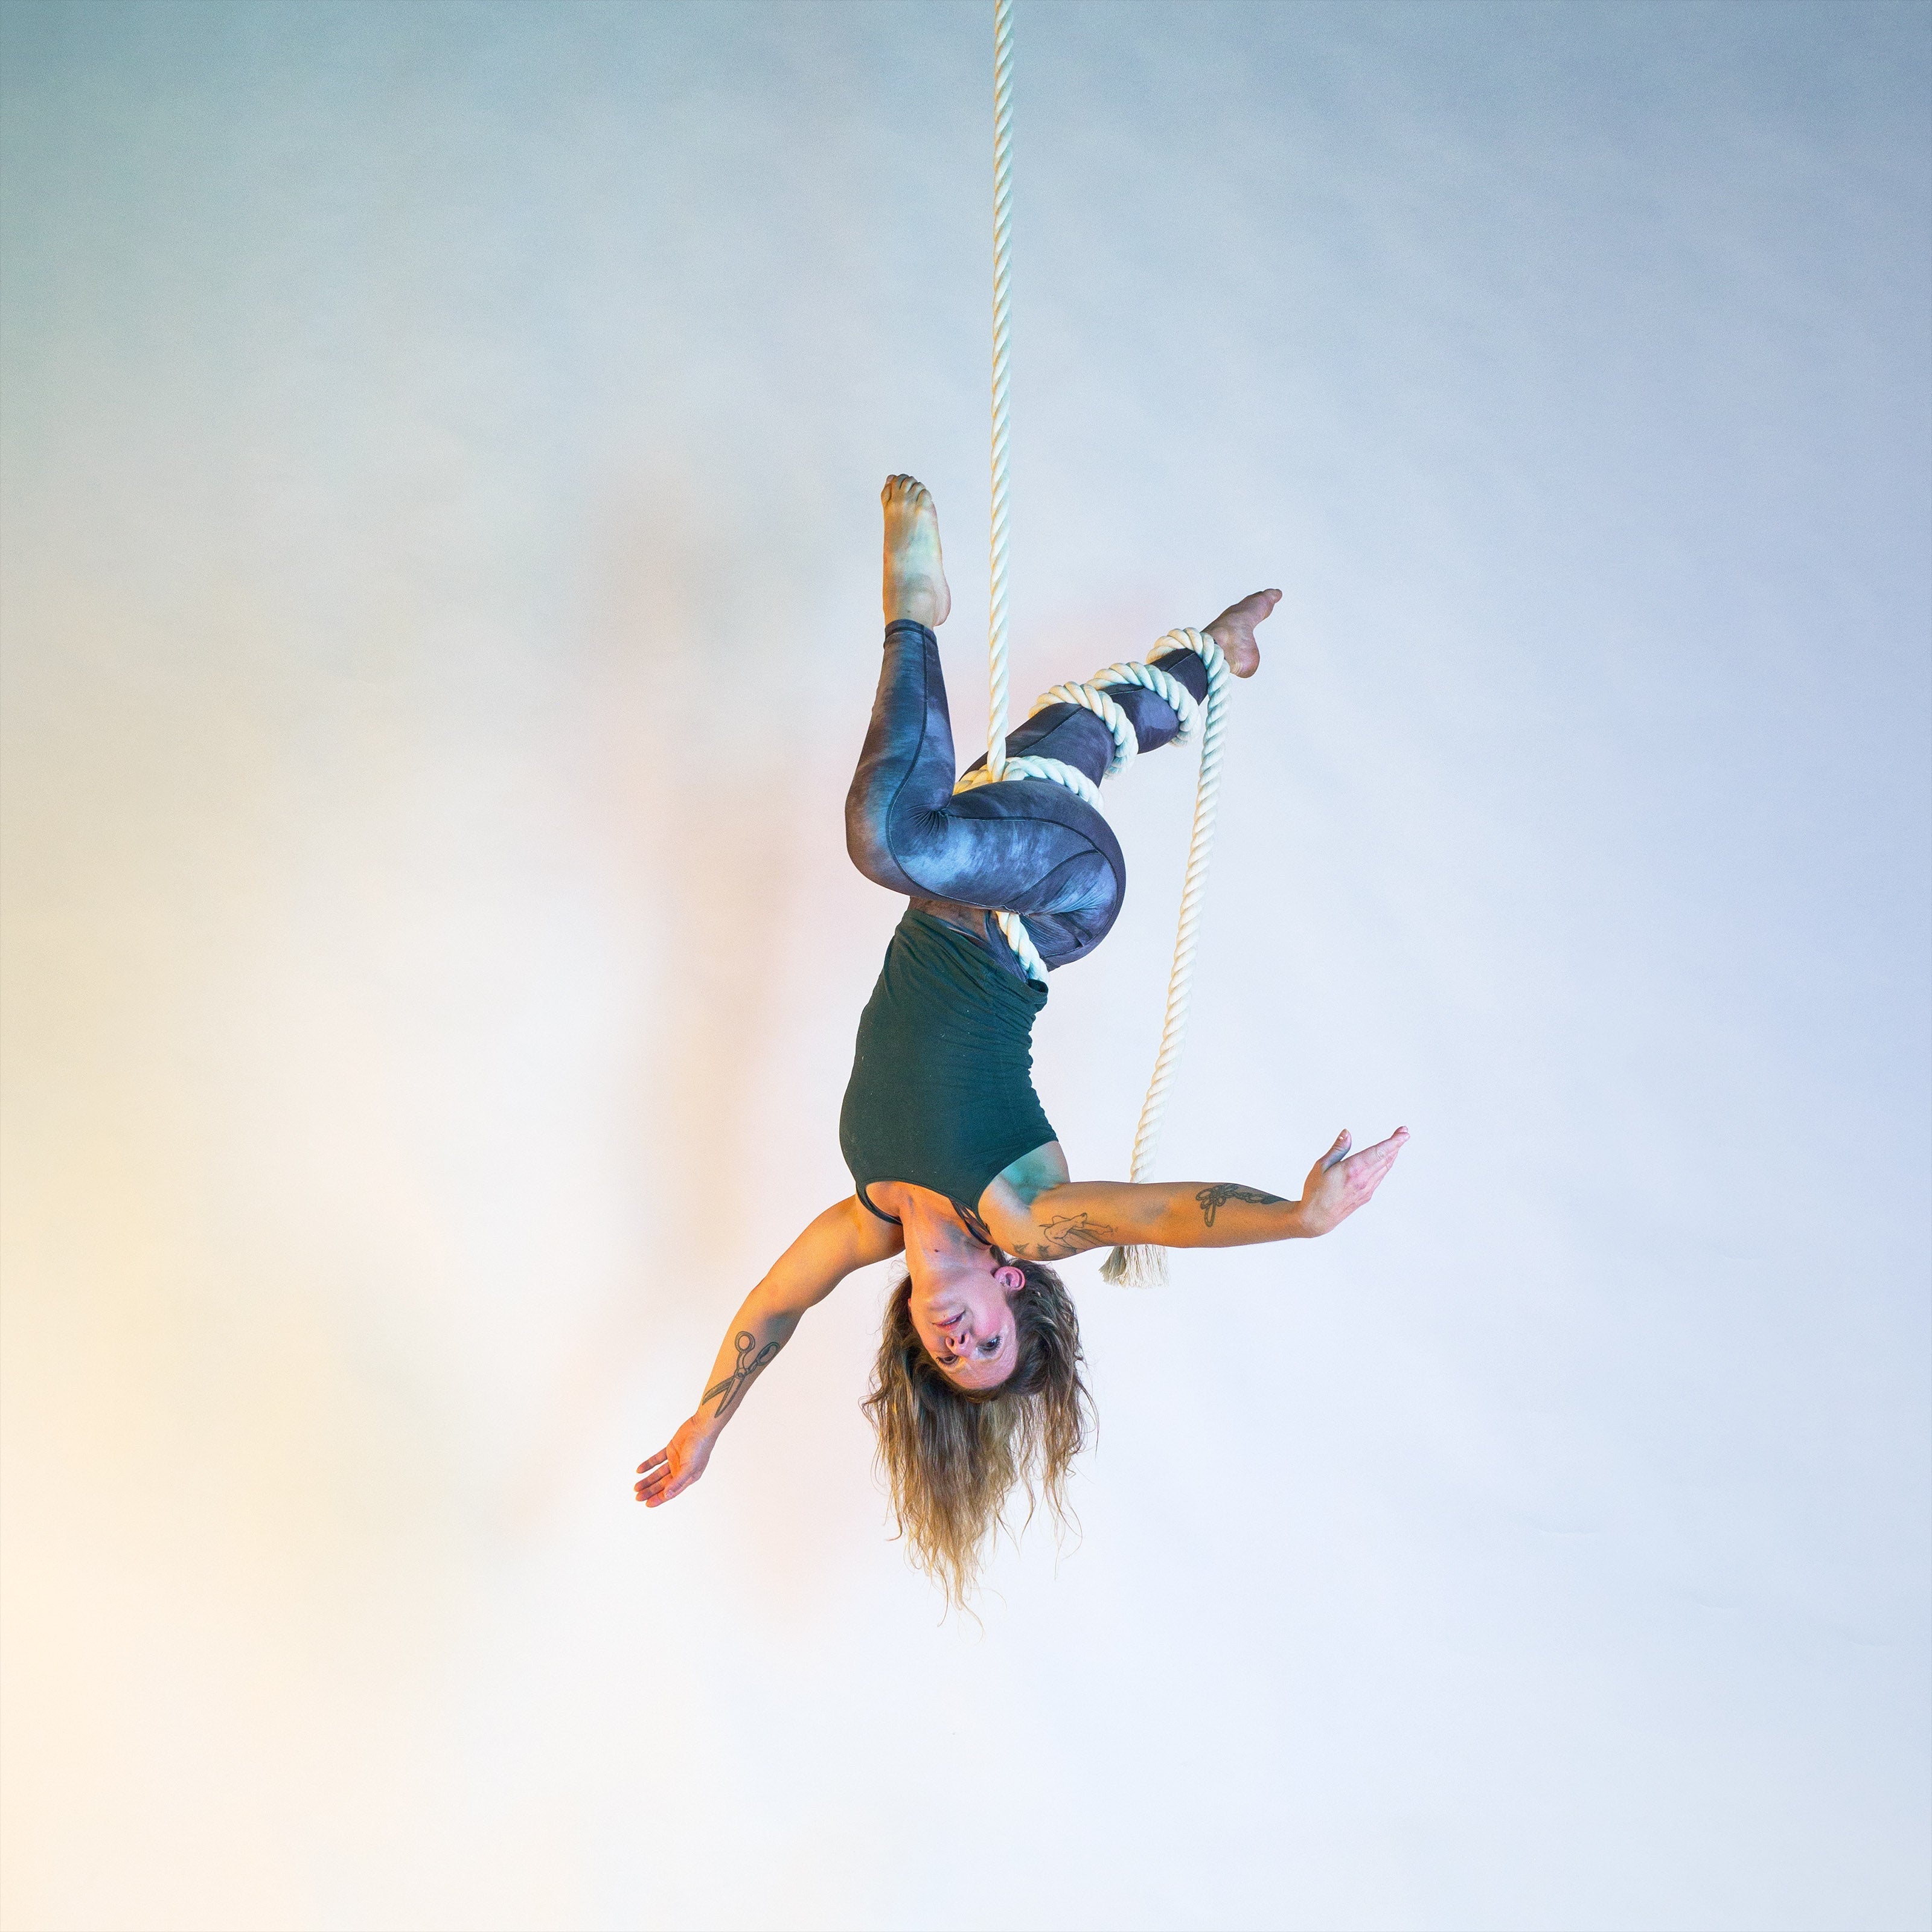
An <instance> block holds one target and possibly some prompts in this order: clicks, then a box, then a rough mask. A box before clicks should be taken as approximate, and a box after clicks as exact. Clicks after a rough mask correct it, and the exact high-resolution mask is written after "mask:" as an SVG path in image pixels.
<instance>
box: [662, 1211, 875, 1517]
mask: <svg viewBox="0 0 1932 1932" xmlns="http://www.w3.org/2000/svg"><path fill="white" fill-rule="evenodd" d="M904 1246H905V1238H904V1236H903V1235H901V1233H900V1232H899V1231H898V1229H897V1228H895V1227H894V1226H892V1224H891V1223H889V1222H887V1221H882V1220H880V1219H879V1217H877V1215H876V1214H867V1213H866V1211H865V1209H864V1208H862V1207H860V1206H859V1203H858V1202H857V1201H856V1199H853V1200H847V1201H841V1202H839V1203H838V1205H837V1206H836V1207H835V1208H826V1211H825V1212H824V1213H823V1214H821V1215H820V1216H819V1217H818V1218H817V1220H815V1221H814V1222H813V1223H812V1224H811V1226H810V1227H808V1228H807V1229H805V1232H804V1233H803V1234H802V1235H799V1238H798V1239H797V1240H796V1241H794V1242H793V1243H792V1244H791V1246H790V1247H788V1248H787V1249H786V1250H785V1251H784V1253H783V1254H781V1256H779V1257H778V1259H777V1260H776V1261H775V1262H773V1263H772V1268H771V1271H770V1272H769V1274H766V1277H765V1278H764V1280H763V1281H761V1282H760V1283H759V1284H758V1285H757V1287H756V1288H754V1289H752V1291H751V1293H750V1294H749V1295H746V1296H745V1300H744V1302H743V1304H742V1306H741V1307H739V1310H738V1312H737V1313H736V1315H734V1316H733V1317H732V1318H731V1325H730V1328H728V1329H727V1330H726V1331H725V1335H724V1342H723V1343H722V1344H721V1346H719V1349H718V1359H717V1360H716V1361H715V1362H713V1363H712V1365H711V1373H710V1374H709V1375H708V1376H706V1378H705V1388H704V1394H703V1396H702V1397H700V1399H699V1401H698V1404H697V1410H696V1412H695V1413H694V1414H693V1415H691V1418H690V1419H689V1420H688V1421H686V1422H685V1424H683V1425H682V1427H680V1428H679V1430H678V1432H677V1433H676V1435H675V1436H673V1437H672V1438H671V1439H670V1441H669V1442H667V1443H666V1444H665V1445H664V1447H663V1448H661V1449H660V1450H659V1451H658V1452H657V1454H655V1456H651V1457H646V1459H645V1460H643V1462H641V1463H639V1464H638V1465H637V1500H638V1502H640V1503H643V1504H644V1505H646V1507H647V1508H651V1509H655V1508H656V1507H657V1506H658V1504H659V1503H667V1502H670V1499H671V1498H672V1497H673V1496H676V1494H677V1493H678V1492H679V1490H688V1488H690V1487H691V1484H693V1483H694V1482H696V1481H697V1479H698V1478H699V1477H700V1476H701V1475H703V1473H704V1468H705V1465H706V1463H709V1461H710V1460H711V1450H712V1445H713V1444H714V1443H715V1442H716V1441H717V1440H718V1434H719V1432H720V1431H721V1430H722V1429H723V1428H724V1425H725V1424H726V1423H727V1422H728V1421H730V1419H731V1418H732V1417H733V1416H734V1415H736V1414H737V1412H738V1410H739V1407H740V1406H741V1405H742V1403H743V1401H744V1398H745V1391H746V1390H747V1389H748V1388H750V1387H751V1384H752V1383H753V1382H754V1381H756V1380H757V1378H758V1377H759V1376H760V1375H762V1374H763V1373H764V1371H765V1370H766V1367H769V1364H770V1363H771V1361H772V1358H773V1357H774V1356H775V1355H777V1353H778V1351H779V1350H780V1349H782V1348H783V1347H784V1345H785V1344H786V1343H787V1342H789V1341H790V1340H791V1338H792V1332H793V1330H794V1329H796V1328H797V1326H798V1325H799V1322H800V1320H801V1319H802V1318H803V1316H804V1314H805V1310H807V1309H808V1308H811V1307H815V1306H816V1305H817V1304H818V1303H820V1302H821V1301H823V1300H824V1299H825V1298H826V1296H827V1295H829V1294H830V1293H831V1292H832V1290H833V1289H835V1288H836V1287H837V1286H838V1284H839V1283H841V1281H843V1280H844V1279H845V1277H847V1275H848V1274H853V1273H855V1272H856V1271H857V1270H859V1269H860V1268H865V1267H866V1266H868V1265H869V1264H870V1263H871V1262H882V1261H883V1260H885V1259H886V1257H887V1256H889V1255H895V1254H897V1253H898V1252H899V1250H901V1248H903V1247H904Z"/></svg>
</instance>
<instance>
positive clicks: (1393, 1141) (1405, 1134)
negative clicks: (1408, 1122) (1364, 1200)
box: [1346, 1127, 1409, 1194]
mask: <svg viewBox="0 0 1932 1932" xmlns="http://www.w3.org/2000/svg"><path fill="white" fill-rule="evenodd" d="M1407 1145H1409V1130H1408V1129H1407V1128H1406V1127H1398V1128H1397V1129H1396V1130H1395V1132H1394V1133H1392V1134H1391V1135H1390V1136H1389V1137H1388V1139H1387V1140H1385V1141H1378V1142H1376V1144H1375V1145H1374V1146H1373V1147H1367V1148H1363V1150H1362V1151H1361V1153H1360V1154H1356V1155H1354V1156H1352V1157H1351V1159H1350V1160H1349V1164H1348V1167H1347V1169H1346V1172H1347V1175H1348V1178H1349V1184H1350V1185H1351V1186H1352V1187H1359V1188H1361V1189H1363V1190H1364V1191H1365V1193H1370V1194H1372V1193H1374V1192H1375V1190H1376V1188H1377V1187H1379V1186H1380V1185H1381V1184H1382V1177H1383V1176H1384V1175H1386V1174H1387V1173H1388V1171H1389V1169H1391V1168H1392V1167H1393V1166H1394V1165H1395V1160H1396V1156H1397V1154H1400V1153H1401V1151H1403V1148H1405V1147H1406V1146H1407Z"/></svg>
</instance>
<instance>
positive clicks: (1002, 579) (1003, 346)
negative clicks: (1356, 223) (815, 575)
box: [986, 0, 1045, 983]
mask: <svg viewBox="0 0 1932 1932" xmlns="http://www.w3.org/2000/svg"><path fill="white" fill-rule="evenodd" d="M1012 265H1013V0H993V529H992V555H991V557H990V558H989V566H990V575H991V578H992V599H991V601H990V603H989V606H988V610H987V620H986V655H987V660H988V676H987V685H988V689H987V706H986V709H987V726H986V769H987V771H988V772H989V774H990V775H991V776H992V778H998V777H999V776H1000V775H1001V772H1004V770H1005V769H1006V767H1007V389H1008V377H1007V349H1008V346H1009V345H1008V338H1009V336H1010V323H1009V315H1008V311H1009V309H1010V296H1011V290H1010V287H1009V283H1010V279H1011V275H1012ZM1028 971H1031V968H1029V969H1028ZM1041 977H1042V980H1043V983H1044V980H1045V974H1042V976H1041Z"/></svg>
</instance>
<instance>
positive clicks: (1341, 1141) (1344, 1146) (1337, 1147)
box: [1322, 1127, 1349, 1168]
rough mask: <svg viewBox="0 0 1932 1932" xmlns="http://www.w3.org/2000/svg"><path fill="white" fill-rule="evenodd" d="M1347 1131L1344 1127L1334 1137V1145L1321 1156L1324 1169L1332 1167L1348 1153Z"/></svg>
mask: <svg viewBox="0 0 1932 1932" xmlns="http://www.w3.org/2000/svg"><path fill="white" fill-rule="evenodd" d="M1348 1151H1349V1130H1348V1129H1347V1128H1346V1127H1344V1128H1343V1130H1342V1131H1341V1132H1340V1133H1339V1134H1337V1136H1335V1139H1334V1145H1332V1146H1331V1148H1329V1150H1328V1152H1327V1153H1326V1154H1324V1155H1323V1156H1322V1166H1324V1167H1325V1168H1327V1167H1333V1166H1334V1165H1335V1163H1337V1161H1338V1160H1341V1159H1342V1158H1343V1157H1344V1156H1345V1155H1346V1154H1347V1153H1348Z"/></svg>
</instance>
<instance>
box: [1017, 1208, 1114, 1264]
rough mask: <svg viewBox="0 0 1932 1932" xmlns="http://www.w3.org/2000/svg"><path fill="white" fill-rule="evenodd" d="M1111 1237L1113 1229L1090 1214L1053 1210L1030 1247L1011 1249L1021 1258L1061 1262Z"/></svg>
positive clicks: (1096, 1246)
mask: <svg viewBox="0 0 1932 1932" xmlns="http://www.w3.org/2000/svg"><path fill="white" fill-rule="evenodd" d="M1114 1238H1115V1237H1114V1231H1113V1229H1111V1228H1109V1227H1108V1226H1106V1224H1105V1223H1102V1222H1099V1221H1097V1220H1094V1217H1093V1216H1092V1215H1091V1214H1085V1213H1082V1214H1056V1215H1055V1217H1054V1218H1053V1219H1052V1220H1051V1221H1049V1222H1048V1223H1047V1224H1046V1226H1045V1227H1044V1228H1043V1229H1041V1230H1040V1239H1039V1240H1038V1241H1036V1242H1034V1244H1033V1246H1032V1247H1019V1248H1016V1249H1014V1250H1013V1253H1015V1254H1016V1256H1019V1259H1021V1260H1022V1261H1028V1262H1061V1261H1064V1260H1065V1259H1067V1256H1069V1255H1077V1254H1079V1253H1082V1250H1085V1249H1088V1248H1099V1247H1106V1244H1108V1243H1109V1241H1112V1240H1113V1239H1114Z"/></svg>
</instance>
